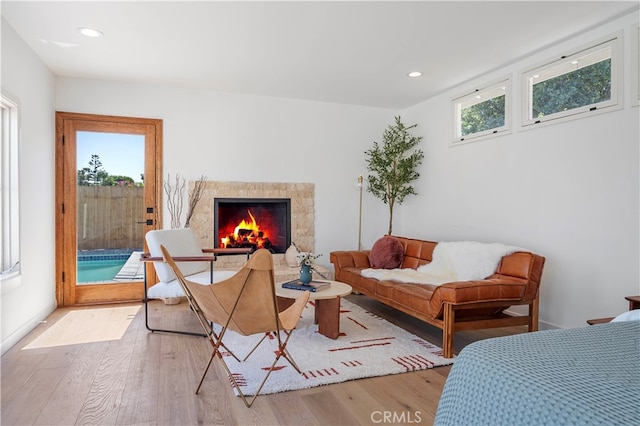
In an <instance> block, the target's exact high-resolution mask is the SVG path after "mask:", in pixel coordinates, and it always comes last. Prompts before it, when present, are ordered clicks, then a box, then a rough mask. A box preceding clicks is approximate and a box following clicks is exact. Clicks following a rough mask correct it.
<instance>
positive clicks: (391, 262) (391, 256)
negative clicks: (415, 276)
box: [369, 235, 404, 269]
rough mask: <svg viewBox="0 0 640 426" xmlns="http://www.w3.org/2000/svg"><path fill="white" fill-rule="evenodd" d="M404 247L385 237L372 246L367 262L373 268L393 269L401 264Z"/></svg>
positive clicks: (396, 240)
mask: <svg viewBox="0 0 640 426" xmlns="http://www.w3.org/2000/svg"><path fill="white" fill-rule="evenodd" d="M403 257H404V246H403V245H402V243H401V242H400V240H398V239H397V238H395V237H392V236H390V235H385V236H384V237H382V238H380V239H379V240H378V241H376V242H375V243H374V244H373V247H371V252H370V253H369V262H371V266H373V267H374V268H382V269H394V268H397V267H398V266H400V265H401V264H402V258H403Z"/></svg>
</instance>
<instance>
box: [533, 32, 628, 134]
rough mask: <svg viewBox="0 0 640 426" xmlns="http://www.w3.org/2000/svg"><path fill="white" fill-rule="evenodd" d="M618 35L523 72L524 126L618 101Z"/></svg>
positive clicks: (595, 108) (611, 104) (573, 114)
mask: <svg viewBox="0 0 640 426" xmlns="http://www.w3.org/2000/svg"><path fill="white" fill-rule="evenodd" d="M617 48H618V38H617V37H616V38H613V39H610V40H608V41H605V42H603V43H600V44H597V45H595V46H592V47H590V48H588V49H584V50H581V51H579V52H577V53H574V54H572V55H567V56H562V57H561V58H560V59H559V60H557V61H554V62H551V63H548V64H546V65H544V66H542V67H538V68H535V69H533V70H531V71H528V72H526V73H524V74H523V79H522V81H523V84H524V86H525V87H524V90H525V95H524V100H525V102H526V104H525V108H524V110H523V112H524V114H525V116H524V117H523V125H524V126H528V125H532V124H538V123H542V122H546V121H550V120H555V119H559V118H564V117H570V116H578V115H579V114H586V113H589V112H593V111H601V110H603V109H606V108H610V107H612V106H615V105H617V104H618V99H617V98H618V96H617V87H618V73H617V68H618V62H617V61H618V55H617Z"/></svg>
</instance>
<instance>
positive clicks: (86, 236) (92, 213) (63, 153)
mask: <svg viewBox="0 0 640 426" xmlns="http://www.w3.org/2000/svg"><path fill="white" fill-rule="evenodd" d="M58 116H59V117H57V118H59V125H60V126H61V128H62V133H63V135H62V141H61V145H62V146H61V147H59V152H58V154H59V155H57V156H56V158H57V160H56V161H58V164H57V166H58V168H57V170H58V173H59V175H60V176H59V178H60V179H58V177H57V179H56V189H57V193H58V192H59V191H62V193H61V194H59V195H60V196H59V199H60V200H61V206H60V212H59V215H57V216H59V217H58V224H59V226H58V227H57V229H58V235H57V238H56V244H59V246H58V250H57V256H58V261H57V264H58V278H59V281H60V282H59V285H58V286H57V288H58V289H59V290H60V291H59V292H57V296H58V301H59V303H58V304H59V305H60V306H72V305H78V304H87V303H105V302H114V301H126V300H141V299H142V297H143V278H144V268H145V265H144V264H142V263H141V262H140V260H139V259H140V254H141V253H142V252H143V251H144V250H145V248H144V235H145V233H146V232H148V231H149V230H151V229H155V228H156V225H157V224H158V223H159V214H160V212H159V211H158V208H157V205H158V203H157V200H159V194H158V188H161V185H159V184H158V177H159V176H161V172H160V171H159V170H158V167H157V164H161V163H160V162H159V159H158V155H159V154H158V152H159V151H160V150H159V149H158V148H159V146H160V141H159V139H158V136H159V134H161V132H160V131H158V130H159V129H158V125H159V124H161V122H160V123H157V122H158V121H159V120H151V121H152V123H149V122H147V121H148V120H146V119H127V118H124V117H104V116H85V115H81V114H73V115H72V116H68V114H65V113H58ZM136 120H141V121H142V122H137V121H136Z"/></svg>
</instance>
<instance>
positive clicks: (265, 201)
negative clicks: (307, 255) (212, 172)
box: [213, 198, 291, 254]
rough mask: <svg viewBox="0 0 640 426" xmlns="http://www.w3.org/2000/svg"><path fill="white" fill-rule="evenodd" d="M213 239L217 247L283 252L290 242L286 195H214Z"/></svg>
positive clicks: (288, 205)
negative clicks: (233, 196)
mask: <svg viewBox="0 0 640 426" xmlns="http://www.w3.org/2000/svg"><path fill="white" fill-rule="evenodd" d="M213 216H214V217H213V239H214V241H215V245H216V247H220V248H251V249H252V250H258V249H261V248H264V249H267V250H269V251H270V252H271V253H274V254H275V253H284V252H285V251H286V250H287V248H288V247H289V245H290V244H291V200H290V199H289V198H215V199H214V206H213Z"/></svg>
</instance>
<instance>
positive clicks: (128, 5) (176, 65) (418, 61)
mask: <svg viewBox="0 0 640 426" xmlns="http://www.w3.org/2000/svg"><path fill="white" fill-rule="evenodd" d="M0 5H1V8H2V16H3V18H4V19H5V20H6V21H7V22H8V23H9V24H10V25H11V26H12V27H13V28H14V29H15V31H16V32H17V33H18V34H19V35H20V36H21V37H22V38H23V39H24V40H25V41H26V42H27V43H28V44H29V46H31V48H32V49H33V50H34V51H35V52H36V54H37V55H38V56H39V57H40V58H41V59H42V60H43V61H44V62H45V64H47V66H48V67H49V68H50V69H51V71H52V72H53V73H54V74H56V75H59V76H69V77H85V78H95V79H105V80H120V81H129V82H145V83H158V84H164V85H171V86H178V87H191V88H205V89H212V90H218V91H226V92H236V93H248V94H259V95H268V96H278V97H287V98H298V99H309V100H317V101H328V102H338V103H347V104H356V105H368V106H374V107H383V108H392V109H402V108H405V107H408V106H411V105H414V104H416V103H419V102H421V101H423V100H425V99H428V98H429V97H431V96H433V95H435V94H437V93H440V92H442V91H444V90H446V89H448V88H450V87H452V86H455V85H457V84H460V83H462V82H464V81H466V80H469V79H471V78H474V77H477V76H479V75H482V74H483V73H486V72H488V71H491V70H493V69H497V68H499V67H502V66H504V65H507V64H509V63H511V62H513V61H515V60H516V59H518V58H521V57H524V56H525V55H527V54H530V53H532V52H534V51H537V50H539V49H541V48H543V47H545V46H548V45H550V44H552V43H554V42H557V41H558V40H562V39H565V38H567V37H570V36H573V35H575V34H579V33H580V32H583V31H585V30H588V29H590V28H592V27H593V26H594V25H597V24H600V23H602V22H606V21H608V20H610V19H612V18H615V17H617V16H620V15H622V14H625V13H629V12H631V11H633V10H634V9H635V10H637V9H638V1H637V0H635V1H618V2H617V1H565V2H560V1H508V2H497V1H470V2H461V1H447V2H436V1H409V2H399V1H387V2H381V1H374V2H363V1H353V2H346V1H333V2H302V1H301V2H292V1H286V2H271V1H259V2H246V1H235V2H231V1H228V2H223V1H195V2H178V1H173V2H168V1H154V2H151V1H143V2H124V1H110V2H96V1H81V2H57V1H45V2H31V1H7V0H2V2H1V4H0ZM78 27H92V28H96V29H99V30H100V31H102V32H103V33H104V37H101V38H98V39H91V38H87V37H84V36H82V35H80V34H79V33H78V32H77V30H76V29H77V28H78ZM413 70H420V71H422V72H423V76H422V77H419V78H414V79H411V78H408V77H407V76H406V74H407V73H408V72H409V71H413Z"/></svg>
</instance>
